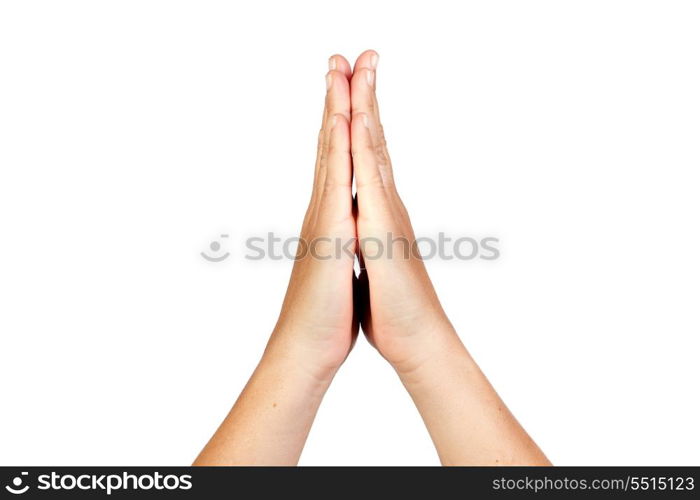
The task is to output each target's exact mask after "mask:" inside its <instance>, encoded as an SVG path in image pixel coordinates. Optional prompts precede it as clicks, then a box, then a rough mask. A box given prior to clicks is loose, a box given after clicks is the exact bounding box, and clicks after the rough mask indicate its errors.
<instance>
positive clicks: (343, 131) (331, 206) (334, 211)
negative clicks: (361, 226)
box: [321, 113, 352, 220]
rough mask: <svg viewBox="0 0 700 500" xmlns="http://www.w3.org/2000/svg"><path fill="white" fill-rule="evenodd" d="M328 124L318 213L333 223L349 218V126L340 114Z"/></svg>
mask: <svg viewBox="0 0 700 500" xmlns="http://www.w3.org/2000/svg"><path fill="white" fill-rule="evenodd" d="M329 123H330V131H329V133H328V137H329V139H328V145H327V159H326V161H325V171H326V173H325V180H324V185H323V195H322V203H323V209H322V210H321V213H322V214H324V215H326V216H328V217H331V218H333V219H336V220H337V219H343V218H346V217H352V161H351V158H350V124H349V122H348V120H347V118H345V116H344V115H343V114H341V113H338V114H335V115H333V116H332V117H331V118H330V120H329Z"/></svg>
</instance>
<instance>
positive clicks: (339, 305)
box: [195, 50, 549, 465]
mask: <svg viewBox="0 0 700 500" xmlns="http://www.w3.org/2000/svg"><path fill="white" fill-rule="evenodd" d="M378 59H379V57H378V55H377V53H376V52H374V51H371V50H370V51H366V52H364V53H362V54H361V55H360V57H359V58H358V59H357V61H356V63H355V66H354V68H353V69H352V70H351V68H350V65H349V63H348V62H347V60H346V59H345V58H343V57H342V56H338V55H335V56H333V57H331V59H330V61H329V66H330V71H329V72H328V74H327V75H326V79H327V87H328V90H327V94H326V106H325V110H324V114H323V124H322V128H321V133H320V135H319V148H318V155H317V156H318V157H317V160H316V175H315V180H314V187H313V192H312V197H311V202H310V204H309V209H308V211H307V214H306V217H305V219H304V224H303V227H302V231H301V238H302V239H303V240H304V241H306V242H311V241H316V244H315V254H316V255H317V256H321V258H308V257H307V258H304V259H300V260H298V261H297V262H296V263H295V266H294V269H293V271H292V277H291V279H290V283H289V288H288V290H287V295H286V297H285V300H284V304H283V306H282V311H281V313H280V318H279V321H278V323H277V325H276V327H275V330H274V332H273V333H272V335H271V337H270V341H269V342H268V346H267V348H266V350H265V353H264V355H263V357H262V360H261V361H260V364H259V365H258V367H257V369H256V370H255V372H254V373H253V375H252V377H251V379H250V381H249V382H248V384H247V386H246V388H245V389H244V390H243V392H242V393H241V395H240V397H239V398H238V400H237V401H236V404H235V405H234V407H233V409H232V410H231V412H230V413H229V415H228V416H227V417H226V419H225V420H224V422H223V423H222V424H221V426H220V427H219V429H218V430H217V432H216V433H215V434H214V436H213V437H212V438H211V440H210V441H209V443H208V444H207V445H206V447H205V448H204V450H203V451H202V452H201V453H200V455H199V457H197V460H196V461H195V465H236V464H240V465H294V464H296V463H297V462H298V460H299V456H300V454H301V451H302V448H303V446H304V442H305V441H306V437H307V436H308V433H309V430H310V428H311V424H312V423H313V419H314V417H315V415H316V412H317V410H318V407H319V405H320V403H321V400H322V398H323V395H324V394H325V392H326V390H327V389H328V386H329V385H330V383H331V381H332V379H333V376H334V375H335V373H336V372H337V370H338V368H339V367H340V365H341V364H342V363H343V361H344V360H345V358H346V357H347V355H348V354H349V352H350V350H351V349H352V345H353V343H354V340H355V338H356V336H357V332H358V320H359V321H360V322H361V325H362V330H363V332H364V333H365V335H366V337H367V339H368V340H369V341H370V343H371V344H372V345H373V346H374V347H375V348H376V349H377V350H378V351H379V353H380V354H381V355H382V356H383V357H384V358H385V359H386V360H387V361H388V362H389V363H390V364H391V365H392V367H393V368H394V369H395V370H396V372H397V374H398V375H399V377H400V379H401V381H402V382H403V384H404V386H405V387H406V389H407V390H408V392H409V394H410V395H411V397H412V398H413V401H414V402H415V404H416V407H417V408H418V411H419V412H420V414H421V416H422V417H423V421H424V422H425V424H426V427H427V428H428V431H429V433H430V436H431V438H432V440H433V442H434V444H435V447H436V449H437V452H438V455H439V457H440V461H441V462H442V464H444V465H497V464H503V465H509V464H522V465H549V461H548V460H547V458H546V457H545V456H544V454H543V453H542V452H541V451H540V449H539V448H538V447H537V445H536V444H535V443H534V441H533V440H532V439H531V438H530V437H529V436H528V434H527V433H526V432H525V430H524V429H523V428H522V427H521V426H520V425H519V424H518V422H517V420H516V419H515V418H514V417H513V415H512V414H511V413H510V412H509V411H508V409H507V408H506V406H505V404H504V403H503V401H501V399H500V398H499V396H498V395H497V394H496V392H495V390H494V389H493V387H492V386H491V385H490V383H489V382H488V380H487V379H486V377H485V376H484V374H483V373H482V372H481V370H480V369H479V367H478V366H477V365H476V363H475V362H474V360H473V359H472V358H471V356H470V355H469V353H468V352H467V350H466V348H465V347H464V345H463V344H462V342H461V341H460V339H459V337H458V335H457V334H456V332H455V330H454V328H453V327H452V325H451V323H450V321H449V320H448V318H447V316H446V315H445V312H444V311H443V309H442V306H441V305H440V301H439V300H438V297H437V294H436V293H435V290H434V288H433V286H432V283H431V282H430V278H429V276H428V273H427V271H426V269H425V266H424V264H423V261H422V260H421V258H420V255H418V252H417V248H415V246H414V242H415V235H414V233H413V229H412V227H411V222H410V220H409V217H408V212H407V211H406V208H405V207H404V205H403V203H402V202H401V199H400V198H399V195H398V192H397V190H396V187H395V184H394V176H393V170H392V165H391V160H390V159H389V153H388V150H387V147H386V141H385V140H384V133H383V129H382V126H381V122H380V119H379V107H378V103H377V97H376V93H375V90H376V70H377V63H378ZM353 175H354V178H355V183H356V188H357V196H356V209H355V210H353V197H352V187H351V186H352V179H353ZM388 235H390V236H389V240H390V241H391V242H392V243H390V246H391V250H392V252H391V257H390V256H389V255H390V254H389V252H388V251H387V248H380V247H379V244H378V243H377V242H378V241H381V242H383V244H384V245H386V244H387V243H386V242H387V241H388V239H387V238H388ZM333 239H339V240H341V241H347V240H349V239H357V241H358V242H359V244H352V245H351V246H350V248H352V250H353V251H356V252H357V254H358V256H359V257H360V259H361V263H362V265H363V270H362V272H361V273H360V276H359V280H358V279H356V278H355V276H354V272H353V258H352V256H347V255H346V254H344V253H342V254H341V255H335V254H332V250H333V248H332V245H333V244H332V243H329V241H332V240H333ZM380 250H382V251H381V252H380ZM331 255H332V257H331V258H325V257H328V256H331Z"/></svg>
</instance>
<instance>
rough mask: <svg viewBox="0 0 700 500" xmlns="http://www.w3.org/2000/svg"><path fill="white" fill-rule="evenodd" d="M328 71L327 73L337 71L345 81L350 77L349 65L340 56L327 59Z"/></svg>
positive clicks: (334, 55) (336, 55)
mask: <svg viewBox="0 0 700 500" xmlns="http://www.w3.org/2000/svg"><path fill="white" fill-rule="evenodd" d="M328 69H329V71H339V72H340V73H342V74H343V75H344V76H345V78H347V79H350V77H351V76H352V70H351V68H350V63H349V62H348V60H347V59H345V57H343V56H342V55H340V54H333V55H332V56H331V57H329V58H328Z"/></svg>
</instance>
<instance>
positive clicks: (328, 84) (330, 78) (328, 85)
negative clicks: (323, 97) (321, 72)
mask: <svg viewBox="0 0 700 500" xmlns="http://www.w3.org/2000/svg"><path fill="white" fill-rule="evenodd" d="M331 85H333V75H331V74H330V73H328V74H327V75H326V90H330V88H331Z"/></svg>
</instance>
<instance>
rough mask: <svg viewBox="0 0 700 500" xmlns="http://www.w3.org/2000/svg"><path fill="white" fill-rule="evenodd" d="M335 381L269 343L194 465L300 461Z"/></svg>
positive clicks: (286, 463)
mask: <svg viewBox="0 0 700 500" xmlns="http://www.w3.org/2000/svg"><path fill="white" fill-rule="evenodd" d="M331 379H332V374H329V376H328V377H324V378H319V377H317V376H316V374H314V373H311V372H310V371H309V370H308V369H307V367H306V366H303V363H300V362H299V359H298V358H297V357H295V356H294V355H292V354H291V353H289V352H284V351H283V350H281V349H278V348H276V347H274V346H270V347H268V349H267V350H266V352H265V354H264V355H263V357H262V359H261V361H260V363H259V364H258V367H257V368H256V369H255V372H254V373H253V375H252V376H251V378H250V380H249V381H248V384H247V385H246V387H245V389H244V390H243V392H242V393H241V395H240V396H239V398H238V400H237V401H236V404H235V405H234V406H233V408H232V409H231V411H230V412H229V414H228V416H227V417H226V419H225V420H224V422H223V423H222V424H221V426H220V427H219V429H218V430H217V432H216V433H215V434H214V436H213V437H212V438H211V440H210V441H209V443H208V444H207V445H206V447H205V448H204V450H203V451H202V452H201V453H200V455H199V456H198V457H197V460H196V461H195V463H194V465H295V464H296V463H297V462H298V461H299V456H300V455H301V451H302V449H303V447H304V443H305V442H306V438H307V436H308V434H309V430H310V429H311V424H312V423H313V420H314V417H315V416H316V412H317V410H318V407H319V405H320V403H321V400H322V398H323V395H324V394H325V392H326V390H327V388H328V385H329V384H330V381H331Z"/></svg>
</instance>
